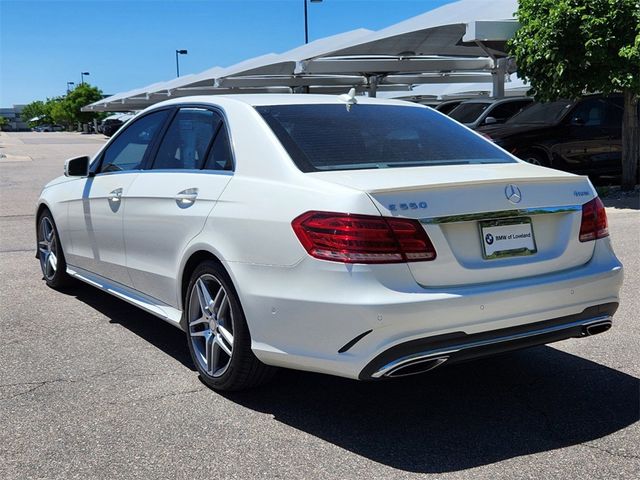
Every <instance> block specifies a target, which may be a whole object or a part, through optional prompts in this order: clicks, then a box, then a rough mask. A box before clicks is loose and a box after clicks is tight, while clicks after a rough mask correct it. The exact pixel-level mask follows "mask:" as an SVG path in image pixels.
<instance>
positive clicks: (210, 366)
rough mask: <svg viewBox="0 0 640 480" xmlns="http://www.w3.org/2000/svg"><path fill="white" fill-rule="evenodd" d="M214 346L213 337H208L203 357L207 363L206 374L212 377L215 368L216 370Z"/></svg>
mask: <svg viewBox="0 0 640 480" xmlns="http://www.w3.org/2000/svg"><path fill="white" fill-rule="evenodd" d="M214 345H215V337H214V336H213V335H209V336H208V337H207V338H206V341H205V345H204V349H205V357H206V363H207V373H208V374H209V375H213V374H214V373H215V368H216V364H217V363H218V362H217V359H216V358H215V357H216V354H215V352H214Z"/></svg>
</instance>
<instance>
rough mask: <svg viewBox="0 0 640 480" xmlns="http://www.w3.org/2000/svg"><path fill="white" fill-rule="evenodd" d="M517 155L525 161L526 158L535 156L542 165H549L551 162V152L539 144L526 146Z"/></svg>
mask: <svg viewBox="0 0 640 480" xmlns="http://www.w3.org/2000/svg"><path fill="white" fill-rule="evenodd" d="M528 156H529V157H528ZM518 157H519V158H520V159H522V160H524V161H525V162H526V161H528V160H527V158H536V159H538V160H539V161H540V162H541V164H542V166H543V167H550V166H551V165H552V164H553V162H552V160H551V154H550V153H549V152H548V151H547V150H546V149H545V148H543V147H539V146H533V147H527V148H526V149H524V150H523V151H522V153H520V154H519V155H518ZM529 163H533V164H536V165H537V164H539V163H536V162H529Z"/></svg>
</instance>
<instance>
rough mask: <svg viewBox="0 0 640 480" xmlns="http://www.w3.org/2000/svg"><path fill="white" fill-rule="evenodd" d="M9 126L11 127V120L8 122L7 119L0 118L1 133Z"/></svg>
mask: <svg viewBox="0 0 640 480" xmlns="http://www.w3.org/2000/svg"><path fill="white" fill-rule="evenodd" d="M7 125H9V120H7V118H6V117H0V132H1V131H2V129H3V128H4V127H6V126H7Z"/></svg>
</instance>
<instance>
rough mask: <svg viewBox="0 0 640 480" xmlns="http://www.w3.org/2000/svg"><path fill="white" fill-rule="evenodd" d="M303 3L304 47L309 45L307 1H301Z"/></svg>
mask: <svg viewBox="0 0 640 480" xmlns="http://www.w3.org/2000/svg"><path fill="white" fill-rule="evenodd" d="M302 1H303V2H304V43H305V45H306V44H307V43H309V19H308V16H307V0H302Z"/></svg>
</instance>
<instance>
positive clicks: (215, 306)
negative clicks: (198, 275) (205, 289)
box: [211, 285, 227, 320]
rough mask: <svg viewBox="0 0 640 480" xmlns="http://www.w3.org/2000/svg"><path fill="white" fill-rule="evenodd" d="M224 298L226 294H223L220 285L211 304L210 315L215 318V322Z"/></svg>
mask: <svg viewBox="0 0 640 480" xmlns="http://www.w3.org/2000/svg"><path fill="white" fill-rule="evenodd" d="M226 298H227V292H225V291H224V288H223V287H222V285H220V288H219V289H218V291H217V292H216V297H215V298H214V299H213V303H212V304H211V314H212V315H213V316H214V317H215V319H216V320H217V319H218V317H219V316H220V313H219V312H220V307H221V306H222V303H223V302H224V301H225V299H226Z"/></svg>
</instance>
